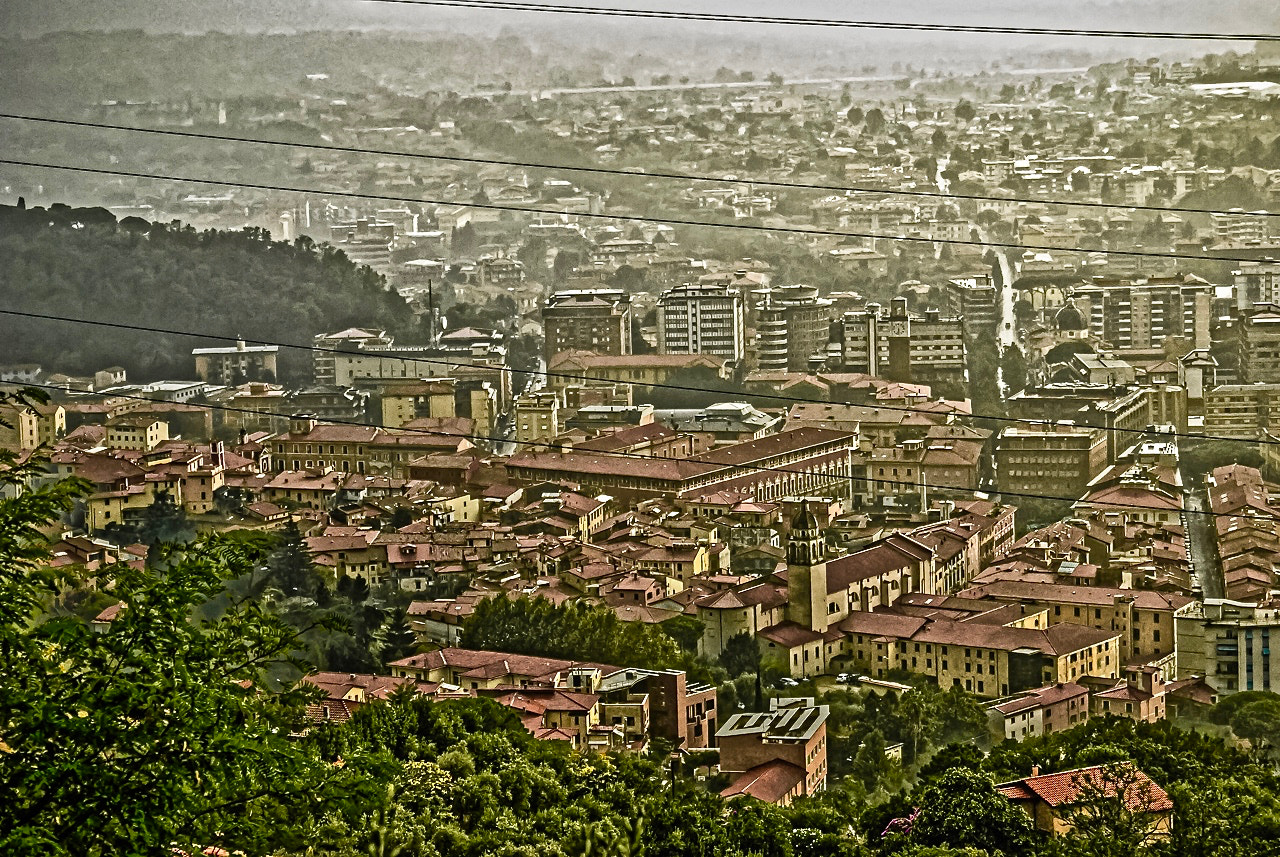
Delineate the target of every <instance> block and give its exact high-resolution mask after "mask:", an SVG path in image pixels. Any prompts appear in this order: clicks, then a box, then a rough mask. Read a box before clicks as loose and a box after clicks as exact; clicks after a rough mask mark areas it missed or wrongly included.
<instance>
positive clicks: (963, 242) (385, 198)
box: [0, 158, 1257, 262]
mask: <svg viewBox="0 0 1280 857" xmlns="http://www.w3.org/2000/svg"><path fill="white" fill-rule="evenodd" d="M0 164H9V165H10V166H16V167H30V168H34V169H45V170H58V171H61V172H72V173H88V174H93V175H102V176H116V177H120V178H135V179H150V180H161V181H172V182H186V183H188V184H204V185H215V186H218V187H236V188H244V189H246V190H263V191H276V192H281V193H301V194H312V195H315V196H329V197H341V198H344V199H362V200H373V201H378V202H410V203H415V204H419V205H443V206H455V207H457V208H475V209H481V210H487V211H509V212H514V213H517V214H541V215H551V216H554V217H566V216H572V217H577V218H589V219H594V220H610V221H623V222H640V223H658V224H663V225H667V226H695V227H707V228H711V229H734V230H739V231H747V232H763V233H766V234H779V235H810V236H814V237H818V238H865V239H875V240H881V241H906V242H910V243H917V244H930V245H933V244H951V245H955V246H968V247H980V248H983V249H988V250H989V249H992V248H997V247H998V248H1003V249H1010V250H1042V251H1045V252H1050V253H1086V254H1098V255H1103V256H1106V255H1112V256H1133V257H1141V258H1153V259H1191V260H1195V261H1200V262H1256V261H1257V259H1256V258H1246V257H1242V256H1215V255H1199V256H1196V255H1191V254H1189V253H1170V252H1159V251H1155V250H1104V249H1100V248H1087V247H1083V248H1082V247H1053V246H1048V245H1040V244H1018V243H1015V242H1009V241H975V240H972V239H960V238H926V237H923V236H919V235H884V234H881V233H875V232H844V231H841V230H837V229H807V228H803V227H798V226H759V225H754V224H749V223H713V222H710V221H706V220H689V219H686V218H678V217H654V216H652V215H645V216H640V215H628V214H604V213H593V212H567V211H559V210H556V209H553V208H538V207H536V206H527V205H496V204H494V203H487V202H467V201H462V200H443V199H427V198H423V197H418V198H415V197H406V196H392V195H390V194H377V193H358V192H356V191H342V190H318V189H316V188H306V187H297V186H290V185H274V184H259V183H253V182H243V181H232V180H230V179H207V178H193V177H191V176H174V175H163V174H160V173H148V172H137V171H132V170H110V169H105V168H102V167H84V166H71V165H67V164H49V163H39V162H36V161H22V160H18V159H16V158H0Z"/></svg>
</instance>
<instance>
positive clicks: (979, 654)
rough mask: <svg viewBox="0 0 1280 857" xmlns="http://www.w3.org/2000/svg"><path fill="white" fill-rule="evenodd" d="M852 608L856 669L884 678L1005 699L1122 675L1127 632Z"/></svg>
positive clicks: (851, 649) (850, 642) (850, 636)
mask: <svg viewBox="0 0 1280 857" xmlns="http://www.w3.org/2000/svg"><path fill="white" fill-rule="evenodd" d="M1025 624H1026V619H1025V618H1023V617H1020V616H1011V617H1010V623H1009V624H986V623H982V622H962V621H955V620H952V619H930V618H927V617H924V616H907V615H900V614H895V613H851V614H850V615H849V617H848V618H847V619H845V620H844V621H843V622H841V623H840V630H842V631H843V632H844V633H845V635H846V638H847V644H846V645H847V649H846V652H845V654H846V656H847V657H848V659H849V661H850V663H851V665H852V667H853V668H854V669H857V670H859V671H861V672H865V673H866V674H868V675H871V676H873V677H876V678H883V677H884V676H885V674H886V673H888V672H889V671H890V670H894V669H897V670H903V671H907V672H912V673H916V674H917V675H923V676H927V677H929V678H931V679H933V680H934V681H936V682H937V684H938V686H939V687H943V688H946V687H962V688H964V689H965V690H967V691H969V692H971V693H975V694H977V695H978V696H988V697H1001V696H1008V695H1010V694H1015V693H1019V692H1021V691H1024V690H1030V689H1032V688H1036V687H1042V686H1044V685H1046V684H1054V683H1056V682H1064V683H1065V682H1072V681H1077V680H1078V679H1081V678H1084V677H1085V676H1096V677H1100V678H1117V677H1119V675H1120V669H1121V666H1122V659H1121V655H1120V634H1119V633H1117V632H1112V631H1099V630H1096V629H1094V628H1087V627H1085V626H1083V625H1073V624H1069V623H1059V624H1056V625H1049V626H1048V627H1047V628H1036V627H1022V625H1025Z"/></svg>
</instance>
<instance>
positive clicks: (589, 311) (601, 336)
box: [542, 289, 631, 364]
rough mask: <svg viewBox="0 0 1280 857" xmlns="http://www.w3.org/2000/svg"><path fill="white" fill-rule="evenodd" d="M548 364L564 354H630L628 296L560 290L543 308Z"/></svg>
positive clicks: (613, 291)
mask: <svg viewBox="0 0 1280 857" xmlns="http://www.w3.org/2000/svg"><path fill="white" fill-rule="evenodd" d="M542 327H543V337H544V357H545V358H546V361H547V363H548V364H549V363H551V358H553V357H555V356H556V355H557V354H560V353H561V352H564V351H593V352H595V353H596V354H612V355H623V354H630V353H631V296H630V295H628V294H627V293H626V292H624V291H622V290H620V289H578V290H569V291H560V292H556V293H555V294H553V295H552V296H551V297H549V298H548V299H547V302H546V304H545V305H544V306H543V307H542Z"/></svg>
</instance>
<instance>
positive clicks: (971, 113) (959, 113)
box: [956, 98, 978, 122]
mask: <svg viewBox="0 0 1280 857" xmlns="http://www.w3.org/2000/svg"><path fill="white" fill-rule="evenodd" d="M977 115H978V111H976V110H974V109H973V105H972V104H970V103H969V102H968V101H967V100H965V99H963V98H961V99H960V103H959V104H957V105H956V118H957V119H959V120H960V121H961V122H972V121H973V117H975V116H977Z"/></svg>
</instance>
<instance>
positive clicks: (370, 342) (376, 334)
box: [311, 327, 395, 384]
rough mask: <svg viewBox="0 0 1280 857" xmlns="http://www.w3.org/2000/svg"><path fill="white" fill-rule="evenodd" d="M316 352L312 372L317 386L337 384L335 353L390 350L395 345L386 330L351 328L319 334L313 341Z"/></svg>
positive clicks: (313, 355) (313, 354) (312, 362)
mask: <svg viewBox="0 0 1280 857" xmlns="http://www.w3.org/2000/svg"><path fill="white" fill-rule="evenodd" d="M311 342H312V344H313V345H314V346H315V350H313V351H312V352H311V371H312V375H313V376H314V380H315V382H316V383H317V384H336V383H337V376H336V375H335V374H334V352H335V351H363V350H365V349H377V348H390V347H391V346H392V345H394V344H395V341H394V339H393V338H392V337H390V336H388V335H387V332H386V331H385V330H366V329H364V328H360V327H349V328H347V329H346V330H339V331H338V332H336V333H318V334H316V335H315V336H314V337H312V340H311Z"/></svg>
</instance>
